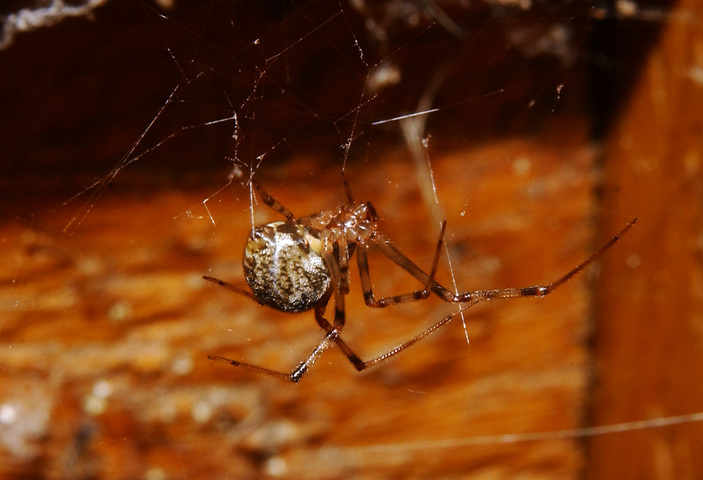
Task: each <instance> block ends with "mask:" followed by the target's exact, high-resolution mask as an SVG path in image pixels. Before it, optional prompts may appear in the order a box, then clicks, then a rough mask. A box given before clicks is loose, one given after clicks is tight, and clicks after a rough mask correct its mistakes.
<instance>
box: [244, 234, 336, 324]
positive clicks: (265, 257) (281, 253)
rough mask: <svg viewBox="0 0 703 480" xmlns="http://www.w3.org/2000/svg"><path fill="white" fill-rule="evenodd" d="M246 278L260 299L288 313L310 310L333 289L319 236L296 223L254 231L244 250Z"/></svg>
mask: <svg viewBox="0 0 703 480" xmlns="http://www.w3.org/2000/svg"><path fill="white" fill-rule="evenodd" d="M244 277H245V278H246V281H247V283H248V284H249V288H251V290H252V292H253V293H254V295H256V297H257V298H259V299H260V300H261V301H262V302H263V303H265V304H266V305H269V306H271V307H273V308H276V309H278V310H282V311H284V312H303V311H305V310H309V309H310V308H312V307H314V306H315V305H317V304H318V303H319V302H320V300H321V299H322V298H323V297H325V295H326V294H327V292H328V290H329V288H330V274H329V270H328V269H327V265H326V264H325V261H324V260H323V259H322V256H321V255H320V242H319V239H318V238H317V235H316V234H315V232H314V230H311V229H309V228H307V227H304V226H302V225H299V224H296V223H293V222H274V223H269V224H268V225H264V226H262V227H256V228H254V230H252V232H251V234H250V235H249V238H248V240H247V244H246V247H245V248H244Z"/></svg>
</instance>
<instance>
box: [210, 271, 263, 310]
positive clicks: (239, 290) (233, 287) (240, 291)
mask: <svg viewBox="0 0 703 480" xmlns="http://www.w3.org/2000/svg"><path fill="white" fill-rule="evenodd" d="M203 278H204V279H205V280H207V281H208V282H212V283H216V284H217V285H219V286H221V287H225V288H227V289H229V290H232V291H233V292H235V293H238V294H240V295H244V296H245V297H247V298H250V299H252V300H254V301H255V302H256V303H258V304H259V305H263V303H262V302H261V300H259V299H258V298H257V297H256V296H255V295H254V294H253V293H251V292H250V291H249V290H246V289H244V288H242V287H238V286H236V285H232V284H231V283H227V282H225V281H224V280H220V279H219V278H215V277H209V276H207V275H204V276H203Z"/></svg>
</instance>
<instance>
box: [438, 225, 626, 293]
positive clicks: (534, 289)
mask: <svg viewBox="0 0 703 480" xmlns="http://www.w3.org/2000/svg"><path fill="white" fill-rule="evenodd" d="M635 223H637V218H635V219H633V220H632V221H631V222H629V223H628V224H627V225H625V228H623V229H622V230H620V232H618V234H617V235H615V236H613V237H612V238H611V239H610V240H608V241H607V242H606V243H605V244H604V245H603V246H602V247H600V248H599V249H598V250H597V251H596V252H595V253H594V254H593V255H591V256H590V257H588V258H587V259H586V260H584V261H583V262H581V263H580V264H578V265H577V266H576V267H574V268H572V269H571V270H569V271H568V272H567V273H566V274H565V275H562V276H561V277H559V278H558V279H556V280H555V281H553V282H551V283H548V284H546V285H532V286H529V287H520V288H501V289H496V290H476V291H473V292H465V293H460V294H457V295H455V296H454V298H453V299H451V300H450V301H451V302H452V303H475V302H478V301H481V300H491V299H493V298H515V297H544V296H545V295H548V294H550V293H552V292H553V291H554V290H556V289H557V288H559V287H560V286H562V285H563V284H565V283H566V282H568V281H569V280H570V279H571V277H573V276H574V275H576V274H577V273H579V272H580V271H582V270H583V269H585V268H586V267H588V266H589V265H590V264H592V263H593V262H595V261H596V260H597V259H598V258H600V257H601V256H602V255H603V254H604V253H605V252H606V251H608V249H609V248H610V247H612V246H613V245H614V244H615V243H616V242H617V241H618V240H620V238H621V237H622V236H623V235H625V234H626V233H627V231H628V230H630V229H631V228H632V227H634V226H635Z"/></svg>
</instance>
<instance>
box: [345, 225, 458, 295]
mask: <svg viewBox="0 0 703 480" xmlns="http://www.w3.org/2000/svg"><path fill="white" fill-rule="evenodd" d="M446 227H447V222H446V221H445V222H443V223H442V230H441V231H440V234H439V240H438V241H437V247H436V248H435V255H434V261H433V262H432V269H431V270H430V274H429V275H427V274H426V273H425V272H424V271H423V270H421V269H420V267H418V266H417V265H415V264H414V263H413V262H412V261H411V260H410V259H409V258H408V257H406V256H405V255H403V254H402V253H401V252H400V251H399V250H398V249H397V248H395V247H394V246H393V244H391V243H390V241H389V240H388V238H387V237H386V236H385V235H383V234H380V233H377V234H376V236H374V238H373V242H374V243H375V244H376V245H378V246H379V248H380V249H381V251H382V252H383V253H384V254H385V255H386V256H387V257H388V258H390V259H391V260H392V261H393V262H395V263H396V264H398V265H399V266H401V267H402V268H403V269H405V270H407V271H408V272H409V273H410V274H412V275H413V276H414V277H415V278H417V279H418V280H420V282H422V283H423V284H424V285H425V288H423V289H420V290H415V291H414V292H410V293H405V294H401V295H394V296H392V297H385V298H380V299H378V300H376V298H375V297H374V295H373V285H372V284H371V276H370V273H369V261H368V257H367V254H366V248H365V247H366V246H365V245H363V246H361V248H359V251H358V252H357V254H356V258H357V262H358V263H359V274H360V277H361V286H362V290H363V292H364V300H365V301H366V305H368V306H369V307H373V308H383V307H388V306H390V305H395V304H398V303H407V302H414V301H417V300H422V299H425V298H427V297H429V296H430V294H431V293H433V292H434V293H436V294H437V295H439V296H440V297H442V298H443V299H445V300H447V299H451V298H453V297H454V294H453V293H451V292H450V291H449V290H447V289H446V288H444V287H442V286H441V285H439V284H438V283H437V282H435V281H434V277H435V274H436V273H437V268H438V266H439V257H440V254H441V253H442V245H443V242H444V233H445V230H446ZM447 301H449V300H447Z"/></svg>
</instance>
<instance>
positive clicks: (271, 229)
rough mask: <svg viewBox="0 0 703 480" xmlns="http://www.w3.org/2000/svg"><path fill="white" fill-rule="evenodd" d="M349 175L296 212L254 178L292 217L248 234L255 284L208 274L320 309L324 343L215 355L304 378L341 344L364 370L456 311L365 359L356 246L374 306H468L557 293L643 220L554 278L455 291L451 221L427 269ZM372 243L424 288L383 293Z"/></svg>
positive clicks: (279, 302)
mask: <svg viewBox="0 0 703 480" xmlns="http://www.w3.org/2000/svg"><path fill="white" fill-rule="evenodd" d="M342 181H343V184H344V191H345V193H346V203H342V204H341V205H340V206H339V207H338V208H336V209H333V210H325V211H323V212H319V213H316V214H313V215H310V216H308V217H303V218H296V217H295V216H294V215H293V214H292V213H291V212H290V210H288V209H287V208H285V207H284V206H283V205H281V204H280V203H279V202H278V201H277V200H276V199H275V198H273V197H272V196H271V195H269V194H268V193H267V192H266V191H265V190H264V189H263V188H262V187H261V185H259V184H258V183H257V182H256V181H254V180H252V183H253V185H254V187H255V188H256V191H257V192H258V193H259V195H260V196H261V198H262V200H263V202H264V203H265V204H266V205H268V206H269V207H271V208H272V209H274V210H276V211H277V212H279V213H280V214H281V215H283V217H285V220H282V221H278V222H273V223H269V224H267V225H263V226H260V227H255V228H254V229H253V230H252V232H251V233H250V235H249V238H248V239H247V244H246V247H245V249H244V260H243V263H244V276H245V278H246V281H247V284H248V285H249V288H250V289H251V291H248V290H246V289H244V288H242V287H237V286H234V285H231V284H229V283H227V282H224V281H222V280H219V279H217V278H213V277H208V276H205V277H203V278H205V280H208V281H211V282H213V283H217V284H218V285H221V286H223V287H226V288H228V289H230V290H232V291H234V292H236V293H239V294H242V295H244V296H246V297H249V298H251V299H252V300H254V301H256V302H258V303H260V304H261V305H268V306H270V307H273V308H276V309H278V310H282V311H284V312H293V313H297V312H304V311H306V310H310V309H314V311H315V320H317V323H318V325H319V326H320V327H322V329H323V330H324V332H325V335H324V337H323V338H322V340H321V341H320V343H319V344H318V345H317V346H316V347H315V348H314V349H313V350H312V351H311V352H310V353H309V354H308V356H307V357H306V358H305V360H303V361H302V362H301V363H300V364H299V365H298V366H296V367H295V368H294V369H293V371H291V372H290V373H285V372H279V371H276V370H271V369H269V368H265V367H260V366H258V365H252V364H250V363H244V362H240V361H237V360H231V359H228V358H224V357H220V356H210V357H209V358H210V359H211V360H218V361H221V362H225V363H228V364H231V365H234V366H237V367H243V368H247V369H249V370H253V371H255V372H259V373H264V374H266V375H271V376H273V377H278V378H282V379H285V380H288V381H291V382H295V383H297V382H299V381H300V379H301V378H303V375H305V373H306V372H307V371H308V370H309V369H310V367H312V365H313V364H314V363H315V362H316V361H317V359H318V358H320V355H322V353H323V352H324V351H325V350H326V349H327V348H329V347H330V346H332V345H337V346H338V347H339V348H340V349H341V350H342V352H344V354H345V355H346V356H347V358H348V359H349V361H350V362H351V363H352V365H354V367H355V368H356V369H357V370H358V371H361V370H364V369H365V368H367V367H369V366H372V365H375V364H377V363H379V362H381V361H383V360H386V359H388V358H390V357H392V356H393V355H396V354H397V353H400V352H401V351H403V350H405V349H406V348H408V347H409V346H411V345H413V344H414V343H416V342H417V341H419V340H421V339H423V338H425V337H426V336H427V335H429V334H430V333H432V332H434V331H435V330H437V329H438V328H440V327H442V326H443V325H446V324H447V323H449V322H450V321H451V320H452V318H453V317H454V316H455V315H456V313H454V314H452V315H449V316H447V317H445V318H443V319H442V320H440V321H438V322H437V323H435V324H434V325H432V326H430V327H429V328H427V329H425V330H424V331H422V332H421V333H420V334H418V335H416V336H415V337H413V338H411V339H410V340H408V341H406V342H404V343H402V344H400V345H398V346H396V347H394V348H392V349H391V350H390V351H388V352H386V353H384V354H383V355H380V356H378V357H376V358H373V359H371V360H366V361H365V360H362V359H361V358H360V357H359V356H358V355H357V354H355V353H354V352H353V351H352V350H351V348H349V346H348V345H347V344H346V342H344V341H343V340H342V338H341V337H340V332H341V331H342V328H343V327H344V322H345V311H344V297H345V295H347V294H348V293H349V261H350V258H351V256H352V255H353V254H354V252H355V251H356V259H357V263H358V264H359V274H360V277H361V286H362V288H363V292H364V300H365V301H366V304H367V305H368V306H369V307H374V308H382V307H387V306H389V305H394V304H397V303H405V302H414V301H417V300H421V299H424V298H427V297H429V296H430V294H431V293H434V294H435V295H437V296H438V297H439V298H441V299H442V300H444V301H445V302H449V303H459V304H462V305H463V306H464V308H468V307H470V306H472V305H474V304H476V303H478V302H480V301H482V300H489V299H493V298H514V297H543V296H545V295H548V294H550V293H552V292H553V291H554V290H556V289H557V288H558V287H560V286H561V285H562V284H564V283H565V282H566V281H568V280H569V279H570V278H571V277H573V276H574V275H576V274H577V273H578V272H580V271H581V270H583V269H584V268H586V267H587V266H588V265H590V264H591V263H593V262H594V261H595V260H596V259H597V258H599V257H600V256H601V255H603V253H605V252H606V250H608V249H609V248H610V247H612V246H613V244H614V243H615V242H617V241H618V240H619V239H620V237H621V236H622V235H624V234H625V233H626V232H627V231H628V230H629V229H630V228H632V226H633V225H634V224H635V222H636V221H637V219H636V218H635V219H633V220H632V221H631V222H630V223H628V224H627V225H626V226H625V228H623V229H622V230H621V231H620V233H618V234H617V235H615V236H614V237H613V238H611V239H610V240H609V241H608V242H607V243H606V244H605V245H603V246H602V247H601V248H600V249H599V250H598V251H596V252H595V253H594V254H593V255H591V256H590V257H589V258H588V259H587V260H585V261H584V262H583V263H581V264H579V265H578V266H576V267H575V268H573V269H572V270H570V271H569V272H568V273H566V275H564V276H562V277H561V278H559V279H557V280H555V281H554V282H552V283H550V284H548V285H533V286H529V287H521V288H503V289H497V290H476V291H473V292H464V293H458V294H455V293H452V292H451V291H450V290H448V289H447V288H445V287H443V286H442V285H440V284H439V283H437V282H436V281H435V280H434V276H435V273H436V270H437V265H438V264H439V256H440V252H441V247H442V242H443V239H444V230H445V226H446V222H444V223H443V224H442V229H441V232H440V236H439V240H438V241H437V247H436V249H435V255H434V261H433V263H432V270H431V271H430V273H429V274H427V273H425V272H424V271H423V270H421V269H420V267H418V266H417V265H415V263H413V262H412V261H411V260H410V259H409V258H408V257H406V256H405V255H403V254H402V253H401V252H400V251H399V250H398V249H397V248H396V247H395V246H394V245H393V243H391V241H390V240H389V239H388V237H387V236H386V235H384V234H383V233H382V232H381V231H379V228H378V215H377V214H376V210H375V209H374V207H373V205H371V203H370V202H365V203H357V202H356V201H354V198H353V197H352V194H351V189H350V188H349V184H348V183H347V180H346V177H345V176H344V173H343V172H342ZM370 245H375V246H376V247H378V248H379V249H380V250H381V252H382V253H383V254H384V255H386V256H387V257H388V258H389V259H391V260H392V261H393V262H395V263H396V264H397V265H398V266H400V267H401V268H403V269H405V270H407V271H408V272H409V273H410V274H411V275H412V276H414V277H415V278H417V279H418V280H419V281H420V283H421V284H422V286H423V288H421V289H419V290H416V291H414V292H410V293H405V294H402V295H396V296H392V297H386V298H381V299H376V298H375V297H374V294H373V287H372V285H371V279H370V276H369V264H368V257H367V249H368V248H369V246H370ZM333 296H334V305H335V308H334V321H333V322H332V323H331V324H330V322H329V321H328V320H327V319H326V318H325V317H324V313H325V310H326V307H327V303H328V302H329V300H330V298H331V297H333Z"/></svg>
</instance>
